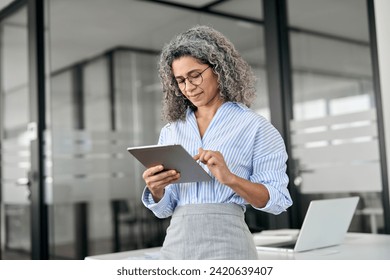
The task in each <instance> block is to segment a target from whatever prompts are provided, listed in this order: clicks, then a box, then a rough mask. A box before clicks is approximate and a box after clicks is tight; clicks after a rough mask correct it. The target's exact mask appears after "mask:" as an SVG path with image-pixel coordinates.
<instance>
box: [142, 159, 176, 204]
mask: <svg viewBox="0 0 390 280" xmlns="http://www.w3.org/2000/svg"><path fill="white" fill-rule="evenodd" d="M163 170H164V167H163V166H162V165H157V166H153V167H151V168H148V169H146V170H145V171H144V173H143V174H142V178H144V180H145V183H146V186H147V187H148V189H149V190H150V192H151V194H152V197H153V199H154V201H155V202H158V201H160V200H161V198H162V197H163V196H164V189H165V187H166V186H167V185H169V184H172V183H174V182H175V181H177V180H178V179H179V178H180V173H178V172H177V171H176V170H165V171H163Z"/></svg>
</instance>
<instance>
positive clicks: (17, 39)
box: [0, 7, 31, 259]
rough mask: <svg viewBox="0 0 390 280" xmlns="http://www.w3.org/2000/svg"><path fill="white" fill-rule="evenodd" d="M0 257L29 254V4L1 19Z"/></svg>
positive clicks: (6, 257)
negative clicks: (27, 6)
mask: <svg viewBox="0 0 390 280" xmlns="http://www.w3.org/2000/svg"><path fill="white" fill-rule="evenodd" d="M0 36H1V39H0V63H1V66H0V67H1V68H0V86H1V92H0V114H1V116H0V121H1V124H0V136H1V145H0V149H1V153H0V159H1V165H0V168H1V171H0V176H1V183H0V192H1V193H0V198H1V199H0V237H1V238H0V241H1V244H0V246H1V247H0V249H1V254H0V256H1V258H0V259H13V258H18V259H30V254H29V253H30V251H31V237H30V230H31V220H30V205H31V203H30V199H29V194H30V190H29V187H28V173H29V171H30V141H29V135H28V132H27V124H28V123H29V95H30V92H29V88H28V32H27V9H26V7H22V8H20V9H18V10H17V11H15V12H14V13H12V14H11V15H10V16H9V17H7V18H6V19H4V20H3V21H1V22H0Z"/></svg>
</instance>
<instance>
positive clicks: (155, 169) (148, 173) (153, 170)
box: [142, 164, 164, 179]
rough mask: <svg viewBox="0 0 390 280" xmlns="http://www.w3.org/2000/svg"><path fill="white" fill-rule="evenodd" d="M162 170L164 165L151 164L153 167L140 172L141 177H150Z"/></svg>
mask: <svg viewBox="0 0 390 280" xmlns="http://www.w3.org/2000/svg"><path fill="white" fill-rule="evenodd" d="M163 170H164V166H162V165H161V164H160V165H157V166H153V167H150V168H148V169H146V170H145V172H144V173H143V174H142V177H143V178H144V179H146V178H148V177H151V176H153V175H155V174H157V173H159V172H161V171H163Z"/></svg>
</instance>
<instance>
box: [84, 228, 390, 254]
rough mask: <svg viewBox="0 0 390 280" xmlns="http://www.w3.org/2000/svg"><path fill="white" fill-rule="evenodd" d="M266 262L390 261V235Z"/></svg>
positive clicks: (354, 236)
mask: <svg viewBox="0 0 390 280" xmlns="http://www.w3.org/2000/svg"><path fill="white" fill-rule="evenodd" d="M159 250H160V248H159V247H155V248H148V249H141V250H134V251H127V252H119V253H112V254H105V255H96V256H89V257H86V258H85V259H86V260H125V259H128V260H132V259H133V260H145V259H146V260H147V259H158V257H159ZM258 257H259V259H266V260H290V259H291V260H294V259H296V260H390V235H385V234H369V233H347V235H346V238H345V240H344V243H343V244H342V245H339V246H333V247H328V248H323V249H317V250H312V251H307V252H299V253H298V252H292V253H287V252H286V253H285V252H268V251H258Z"/></svg>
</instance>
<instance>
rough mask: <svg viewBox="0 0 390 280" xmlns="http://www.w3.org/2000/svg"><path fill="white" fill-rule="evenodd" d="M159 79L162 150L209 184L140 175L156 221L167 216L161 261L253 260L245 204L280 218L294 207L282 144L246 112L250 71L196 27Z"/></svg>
mask: <svg viewBox="0 0 390 280" xmlns="http://www.w3.org/2000/svg"><path fill="white" fill-rule="evenodd" d="M159 73H160V78H161V81H162V86H163V91H164V104H163V115H164V117H165V119H166V120H167V121H168V124H167V125H166V126H165V127H164V128H163V129H162V131H161V134H160V139H159V144H181V145H182V146H183V147H184V148H185V149H186V150H187V151H188V152H189V153H190V154H192V155H193V156H194V159H195V160H199V162H200V164H201V165H202V167H203V168H204V169H205V170H206V171H207V172H208V173H209V174H210V175H211V176H212V178H213V180H212V181H210V182H195V183H185V184H184V183H182V184H175V181H177V180H178V179H179V178H180V174H179V173H178V172H176V171H175V170H168V171H164V172H161V171H162V170H163V166H161V165H160V166H155V167H152V168H148V169H147V170H145V172H144V173H143V178H144V180H145V182H146V188H145V190H144V193H143V197H142V200H143V202H144V204H145V206H146V207H148V208H149V209H150V210H151V211H153V213H154V214H155V215H156V216H157V217H159V218H165V217H169V216H171V215H172V219H171V224H170V226H169V227H168V229H167V235H166V237H165V241H164V244H163V247H162V249H161V257H162V258H163V259H256V258H257V253H256V247H255V245H254V242H253V238H252V235H251V234H250V232H249V230H248V227H247V225H246V224H245V222H244V211H245V204H248V203H249V204H251V205H252V206H253V207H254V208H256V209H258V210H261V211H265V212H269V213H273V214H279V213H281V212H283V211H285V210H286V209H287V208H288V207H289V206H290V205H291V204H292V201H291V197H290V194H289V192H288V190H287V183H288V177H287V175H286V160H287V154H286V151H285V146H284V142H283V140H282V138H281V136H280V134H279V133H278V132H277V130H276V129H275V128H274V127H273V126H272V125H271V124H270V123H269V122H268V121H266V120H265V119H264V118H263V117H261V116H259V115H257V114H255V113H254V112H253V111H251V110H250V109H249V108H248V107H249V106H250V104H251V102H252V101H253V99H254V96H255V94H254V76H253V74H252V71H251V69H250V67H249V65H248V64H247V63H246V62H245V61H244V60H243V59H242V58H241V56H240V55H239V53H238V52H237V51H236V50H235V48H234V46H233V45H232V43H231V42H229V41H228V39H227V38H225V37H224V36H223V35H222V34H221V33H219V32H218V31H216V30H214V29H212V28H210V27H206V26H196V27H194V28H191V29H190V30H188V31H186V32H184V33H182V34H180V35H178V36H177V37H176V38H174V39H173V40H172V41H171V42H170V43H169V44H167V45H166V46H165V47H164V49H163V51H162V53H161V57H160V63H159Z"/></svg>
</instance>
